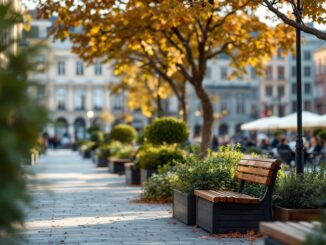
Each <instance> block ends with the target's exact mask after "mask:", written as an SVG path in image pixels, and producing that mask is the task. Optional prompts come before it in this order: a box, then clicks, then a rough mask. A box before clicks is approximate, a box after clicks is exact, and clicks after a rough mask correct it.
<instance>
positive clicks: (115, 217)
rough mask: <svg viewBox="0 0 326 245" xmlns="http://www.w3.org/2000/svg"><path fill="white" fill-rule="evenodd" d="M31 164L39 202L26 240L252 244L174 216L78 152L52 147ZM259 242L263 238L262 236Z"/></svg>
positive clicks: (31, 213)
mask: <svg viewBox="0 0 326 245" xmlns="http://www.w3.org/2000/svg"><path fill="white" fill-rule="evenodd" d="M31 169H32V170H33V171H34V172H35V175H34V178H35V179H36V180H37V183H36V184H33V186H31V189H32V190H33V191H32V193H33V196H34V202H33V203H34V205H33V206H34V207H33V208H31V209H30V210H28V212H27V213H28V217H27V220H26V231H25V232H24V238H23V239H22V242H21V244H89V245H91V244H109V245H111V244H112V245H115V244H130V245H133V244H152V245H157V244H182V245H188V244H192V245H194V244H248V243H249V242H248V241H247V240H245V239H229V238H228V239H225V238H224V239H221V238H216V237H213V236H210V235H209V234H208V233H206V232H205V231H203V230H201V229H200V228H195V227H189V226H186V225H184V224H182V223H179V222H177V221H176V220H174V219H172V218H171V206H170V205H149V204H137V203H132V202H131V201H132V200H134V199H136V198H137V197H138V195H139V193H140V192H141V189H140V188H139V187H130V186H126V185H125V183H124V182H125V177H124V176H118V175H112V174H109V173H108V172H107V169H106V168H96V167H95V166H94V165H93V164H92V163H91V161H90V160H83V159H82V158H81V157H80V156H78V154H77V153H75V152H71V151H67V150H58V151H49V152H48V153H47V155H46V156H42V157H41V159H40V162H39V163H38V165H36V166H32V167H31ZM254 244H262V240H259V241H255V242H254Z"/></svg>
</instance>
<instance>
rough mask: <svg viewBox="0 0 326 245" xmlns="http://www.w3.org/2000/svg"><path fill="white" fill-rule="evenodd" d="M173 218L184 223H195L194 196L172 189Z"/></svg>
mask: <svg viewBox="0 0 326 245" xmlns="http://www.w3.org/2000/svg"><path fill="white" fill-rule="evenodd" d="M173 218H176V219H177V220H179V221H181V222H182V223H184V224H186V225H195V224H196V197H195V195H192V194H186V193H183V192H181V191H178V190H173Z"/></svg>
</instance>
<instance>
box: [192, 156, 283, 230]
mask: <svg viewBox="0 0 326 245" xmlns="http://www.w3.org/2000/svg"><path fill="white" fill-rule="evenodd" d="M280 165H281V162H280V161H279V160H274V159H250V158H247V159H242V160H241V161H240V163H239V165H238V167H237V170H236V173H235V178H236V179H238V180H239V181H240V183H239V188H238V190H237V191H236V192H232V191H213V190H195V192H194V194H195V195H196V199H197V210H196V211H197V225H198V226H200V227H202V228H203V229H205V230H207V231H209V232H211V233H216V234H218V233H229V232H234V231H238V232H247V231H248V230H258V226H259V222H260V221H270V220H272V194H273V189H274V185H275V179H276V176H277V172H278V170H279V168H280ZM246 182H251V183H256V184H260V185H263V186H265V193H264V195H263V196H262V197H261V198H256V197H252V196H249V195H245V194H243V191H244V188H245V184H246Z"/></svg>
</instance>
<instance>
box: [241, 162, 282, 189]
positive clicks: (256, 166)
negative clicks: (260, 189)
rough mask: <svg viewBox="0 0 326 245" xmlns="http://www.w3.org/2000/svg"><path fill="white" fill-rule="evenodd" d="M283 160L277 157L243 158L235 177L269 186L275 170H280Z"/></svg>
mask: <svg viewBox="0 0 326 245" xmlns="http://www.w3.org/2000/svg"><path fill="white" fill-rule="evenodd" d="M280 165H281V161H280V160H277V159H250V158H243V159H241V161H240V163H239V165H238V168H237V170H236V173H235V178H237V179H239V180H243V181H247V182H252V183H257V184H261V185H265V186H268V185H269V184H270V183H271V181H272V177H273V173H274V170H276V171H277V170H278V169H279V167H280Z"/></svg>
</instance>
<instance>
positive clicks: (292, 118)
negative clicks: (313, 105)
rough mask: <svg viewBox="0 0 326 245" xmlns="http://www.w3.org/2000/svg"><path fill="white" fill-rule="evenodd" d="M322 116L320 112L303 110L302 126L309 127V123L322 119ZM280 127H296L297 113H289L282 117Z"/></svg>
mask: <svg viewBox="0 0 326 245" xmlns="http://www.w3.org/2000/svg"><path fill="white" fill-rule="evenodd" d="M320 118H321V116H319V115H318V114H315V113H312V112H308V111H303V112H302V126H303V127H304V128H307V127H308V125H309V123H313V122H316V121H318V120H320ZM277 128H279V129H296V128H297V113H296V112H295V113H292V114H290V115H287V116H285V117H282V118H281V120H280V121H279V123H278V127H277Z"/></svg>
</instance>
